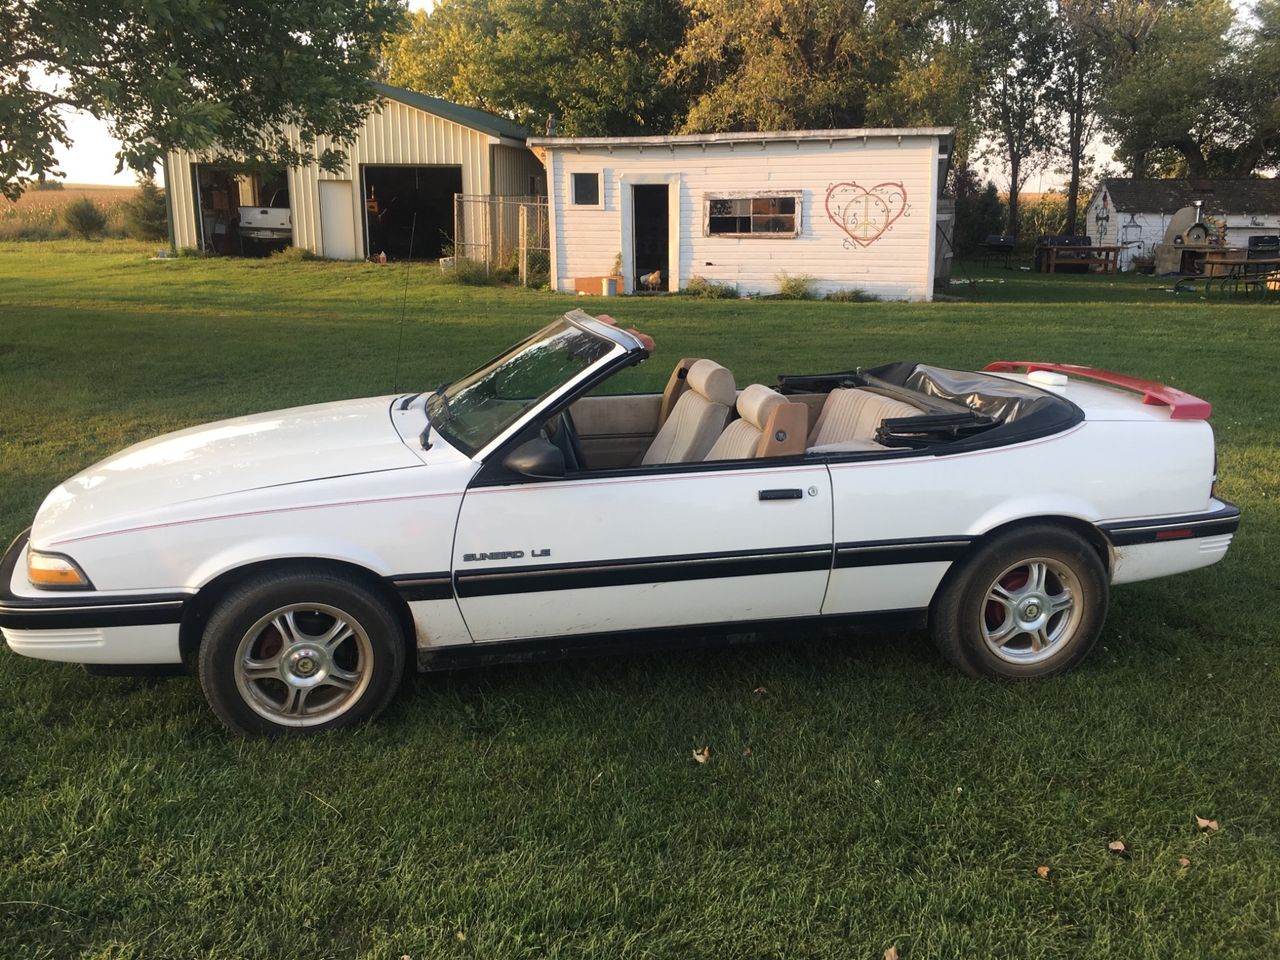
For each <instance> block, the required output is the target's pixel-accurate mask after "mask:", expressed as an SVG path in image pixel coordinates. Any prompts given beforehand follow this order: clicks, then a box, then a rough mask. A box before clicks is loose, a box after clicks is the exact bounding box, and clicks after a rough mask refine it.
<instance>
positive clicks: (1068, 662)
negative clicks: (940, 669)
mask: <svg viewBox="0 0 1280 960" xmlns="http://www.w3.org/2000/svg"><path fill="white" fill-rule="evenodd" d="M1108 593H1109V589H1108V582H1107V571H1106V568H1105V567H1104V566H1103V563H1102V560H1101V559H1100V558H1099V556H1098V554H1097V551H1096V550H1094V548H1093V546H1092V545H1091V544H1090V543H1089V542H1088V541H1086V540H1085V539H1084V538H1083V537H1081V536H1079V535H1078V534H1076V533H1074V532H1072V531H1071V530H1068V529H1065V528H1063V527H1057V526H1053V525H1049V524H1037V525H1036V526H1029V527H1021V528H1017V529H1014V530H1010V531H1008V532H1007V533H1004V534H1001V535H999V536H997V537H995V538H994V539H992V540H990V541H988V542H987V543H984V544H982V545H981V546H979V548H978V549H977V551H976V552H974V553H973V554H972V555H971V556H970V557H969V558H968V559H967V560H966V561H965V562H964V563H963V566H961V567H960V568H959V569H958V570H957V571H956V572H955V573H954V575H953V576H950V577H949V578H948V579H947V580H946V581H944V583H943V586H942V588H941V589H940V590H939V593H938V595H937V597H936V598H935V600H934V603H933V607H932V608H931V610H930V618H929V620H930V631H931V633H932V634H933V639H934V642H935V643H936V644H937V646H938V649H939V650H941V651H942V654H943V656H945V657H946V658H947V659H948V660H949V661H950V662H951V663H953V664H954V665H955V666H957V667H958V668H959V669H961V670H962V671H964V672H965V673H967V674H969V675H970V676H992V677H1006V678H1010V679H1035V678H1038V677H1048V676H1053V675H1055V674H1058V673H1062V672H1063V671H1065V670H1069V669H1070V668H1071V667H1073V666H1075V665H1076V664H1077V663H1079V662H1080V661H1081V660H1082V659H1084V657H1085V655H1086V654H1088V652H1089V650H1090V648H1091V647H1092V646H1093V644H1094V642H1095V641H1096V640H1097V638H1098V635H1099V634H1100V633H1101V632H1102V624H1103V621H1104V620H1105V619H1106V613H1107V601H1108Z"/></svg>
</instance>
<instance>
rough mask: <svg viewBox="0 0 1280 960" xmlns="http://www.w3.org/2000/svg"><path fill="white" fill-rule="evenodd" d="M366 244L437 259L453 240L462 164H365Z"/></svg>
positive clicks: (372, 249)
mask: <svg viewBox="0 0 1280 960" xmlns="http://www.w3.org/2000/svg"><path fill="white" fill-rule="evenodd" d="M363 176H364V208H365V239H366V240H367V241H368V243H367V246H366V249H367V251H368V255H369V256H370V257H377V256H378V255H379V254H381V253H386V255H387V256H388V257H389V258H391V259H394V260H407V259H413V260H439V259H440V257H441V256H442V255H443V253H444V251H445V248H446V247H451V246H452V245H453V195H454V194H455V193H461V192H462V168H461V167H374V166H367V167H364V168H363Z"/></svg>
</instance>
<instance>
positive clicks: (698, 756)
mask: <svg viewBox="0 0 1280 960" xmlns="http://www.w3.org/2000/svg"><path fill="white" fill-rule="evenodd" d="M693 759H695V760H697V761H698V762H699V763H706V762H707V761H708V760H710V759H711V748H710V747H703V748H702V749H701V750H694V751H693Z"/></svg>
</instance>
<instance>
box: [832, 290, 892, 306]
mask: <svg viewBox="0 0 1280 960" xmlns="http://www.w3.org/2000/svg"><path fill="white" fill-rule="evenodd" d="M826 299H828V300H830V301H831V302H832V303H876V302H877V301H878V300H879V299H880V298H879V297H877V296H876V295H875V294H874V293H867V292H866V291H865V290H833V291H831V293H828V294H827V296H826Z"/></svg>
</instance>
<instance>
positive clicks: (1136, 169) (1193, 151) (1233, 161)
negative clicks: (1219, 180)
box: [1075, 0, 1280, 177]
mask: <svg viewBox="0 0 1280 960" xmlns="http://www.w3.org/2000/svg"><path fill="white" fill-rule="evenodd" d="M1075 2H1076V4H1077V7H1078V10H1079V13H1080V20H1081V22H1082V24H1084V25H1085V26H1086V27H1087V29H1089V30H1090V32H1091V34H1092V36H1093V39H1094V41H1095V45H1096V47H1097V48H1098V50H1099V51H1100V53H1101V54H1102V56H1103V57H1104V58H1105V61H1106V69H1107V73H1108V74H1109V77H1110V82H1109V83H1108V84H1107V87H1106V89H1105V91H1104V94H1103V96H1102V98H1101V102H1100V112H1101V114H1102V117H1103V120H1104V122H1105V123H1106V126H1107V128H1108V132H1109V135H1110V138H1111V139H1112V141H1113V142H1114V144H1115V146H1116V148H1117V152H1118V154H1119V155H1120V156H1123V157H1124V158H1125V160H1126V163H1127V166H1128V167H1129V170H1130V172H1131V173H1132V174H1133V175H1134V176H1139V177H1141V176H1151V175H1153V174H1180V175H1182V176H1190V177H1215V176H1216V177H1247V176H1249V175H1251V174H1252V173H1253V172H1254V171H1255V170H1257V169H1258V168H1259V167H1267V166H1274V165H1276V164H1277V163H1278V162H1280V0H1259V2H1258V3H1257V4H1256V5H1255V6H1254V8H1253V12H1252V16H1251V17H1246V18H1245V19H1244V20H1241V19H1240V18H1238V17H1237V15H1236V12H1235V10H1234V8H1233V6H1232V4H1231V3H1230V2H1229V0H1123V2H1104V0H1075Z"/></svg>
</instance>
